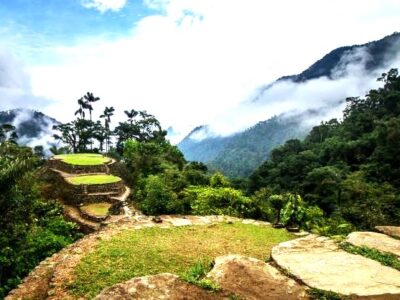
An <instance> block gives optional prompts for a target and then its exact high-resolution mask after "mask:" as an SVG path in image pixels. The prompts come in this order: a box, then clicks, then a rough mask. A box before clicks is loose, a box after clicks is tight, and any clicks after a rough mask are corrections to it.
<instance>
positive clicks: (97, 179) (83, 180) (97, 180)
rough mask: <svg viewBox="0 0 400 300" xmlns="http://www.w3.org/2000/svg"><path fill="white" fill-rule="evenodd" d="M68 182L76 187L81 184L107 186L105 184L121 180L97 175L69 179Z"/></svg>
mask: <svg viewBox="0 0 400 300" xmlns="http://www.w3.org/2000/svg"><path fill="white" fill-rule="evenodd" d="M67 180H68V181H69V182H70V183H72V184H76V185H80V184H105V183H114V182H118V181H121V178H119V177H118V176H114V175H107V174H96V175H82V176H75V177H69V178H67Z"/></svg>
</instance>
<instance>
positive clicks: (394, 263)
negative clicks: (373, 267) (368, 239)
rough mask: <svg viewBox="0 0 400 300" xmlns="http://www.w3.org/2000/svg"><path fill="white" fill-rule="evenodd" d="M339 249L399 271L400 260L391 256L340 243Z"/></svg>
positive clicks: (366, 248)
mask: <svg viewBox="0 0 400 300" xmlns="http://www.w3.org/2000/svg"><path fill="white" fill-rule="evenodd" d="M340 247H341V248H342V249H343V250H345V251H347V252H350V253H353V254H358V255H362V256H365V257H368V258H370V259H373V260H376V261H378V262H380V263H381V264H382V265H384V266H388V267H391V268H394V269H396V270H400V260H399V259H398V257H396V256H395V255H393V254H390V253H384V252H380V251H378V250H375V249H371V248H368V247H358V246H354V245H352V244H350V243H347V242H343V243H341V244H340Z"/></svg>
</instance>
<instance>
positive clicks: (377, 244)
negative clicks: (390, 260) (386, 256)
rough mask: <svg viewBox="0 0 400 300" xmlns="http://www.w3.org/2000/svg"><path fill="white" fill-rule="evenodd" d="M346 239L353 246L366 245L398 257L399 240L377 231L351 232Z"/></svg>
mask: <svg viewBox="0 0 400 300" xmlns="http://www.w3.org/2000/svg"><path fill="white" fill-rule="evenodd" d="M346 241H347V242H348V243H350V244H352V245H354V246H358V247H368V248H372V249H375V250H378V251H380V252H387V253H390V254H393V255H395V256H397V257H400V240H397V239H394V238H392V237H390V236H387V235H386V234H383V233H377V232H357V231H356V232H352V233H350V234H349V235H348V236H347V239H346Z"/></svg>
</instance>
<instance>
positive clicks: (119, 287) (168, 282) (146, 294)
mask: <svg viewBox="0 0 400 300" xmlns="http://www.w3.org/2000/svg"><path fill="white" fill-rule="evenodd" d="M94 299H95V300H109V299H141V300H154V299H173V300H179V299H181V300H183V299H185V300H199V299H202V300H218V299H229V298H228V297H225V296H224V295H221V294H220V293H210V292H209V291H206V290H203V289H202V288H200V287H198V286H195V285H193V284H189V283H187V282H185V281H183V280H182V279H180V278H179V277H178V276H176V275H173V274H170V273H162V274H157V275H151V276H143V277H136V278H133V279H131V280H128V281H125V282H123V283H119V284H116V285H113V286H112V287H109V288H106V289H104V290H103V291H102V292H101V293H100V294H99V295H97V296H96V297H95V298H94Z"/></svg>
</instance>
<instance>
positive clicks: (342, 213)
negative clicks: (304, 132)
mask: <svg viewBox="0 0 400 300" xmlns="http://www.w3.org/2000/svg"><path fill="white" fill-rule="evenodd" d="M379 80H380V81H382V82H383V83H384V85H383V87H381V88H378V89H376V90H371V91H370V92H369V93H368V94H367V95H366V97H365V98H348V99H347V107H346V109H345V110H344V118H343V121H341V122H339V121H337V120H336V119H333V120H330V121H328V122H323V123H321V125H319V126H316V127H314V128H313V129H312V130H311V132H310V133H309V135H308V136H307V137H306V139H305V140H304V141H299V140H290V141H287V142H286V143H285V145H283V146H281V147H278V148H276V149H274V150H273V151H272V153H271V156H270V160H268V161H266V162H264V163H263V164H262V165H261V166H260V167H259V168H258V169H257V170H256V171H255V172H254V173H253V174H252V175H251V176H250V180H249V192H250V193H254V192H255V191H257V190H259V189H260V188H263V187H268V188H269V189H271V191H272V193H275V194H281V193H285V192H288V191H289V192H291V193H296V194H300V195H303V196H304V201H305V204H306V206H318V207H319V208H321V209H322V211H323V213H324V217H327V218H328V219H331V220H330V221H328V223H329V224H331V225H323V224H322V225H321V224H320V225H318V226H319V227H320V229H321V226H322V227H324V226H328V227H329V228H330V229H329V230H327V231H331V230H335V229H334V227H335V226H336V225H334V224H335V223H338V222H339V221H340V222H342V221H343V223H342V224H348V223H351V224H353V225H355V226H357V227H358V228H363V229H370V228H373V227H374V226H376V225H378V224H398V222H399V221H398V220H400V193H399V189H400V160H399V159H398V157H399V156H400V77H399V76H398V72H397V70H394V69H393V70H390V71H389V72H388V73H387V74H383V75H382V77H381V78H380V79H379ZM317 223H318V222H317ZM339 225H340V224H337V226H339ZM322 231H326V230H322ZM339 231H340V230H339Z"/></svg>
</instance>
